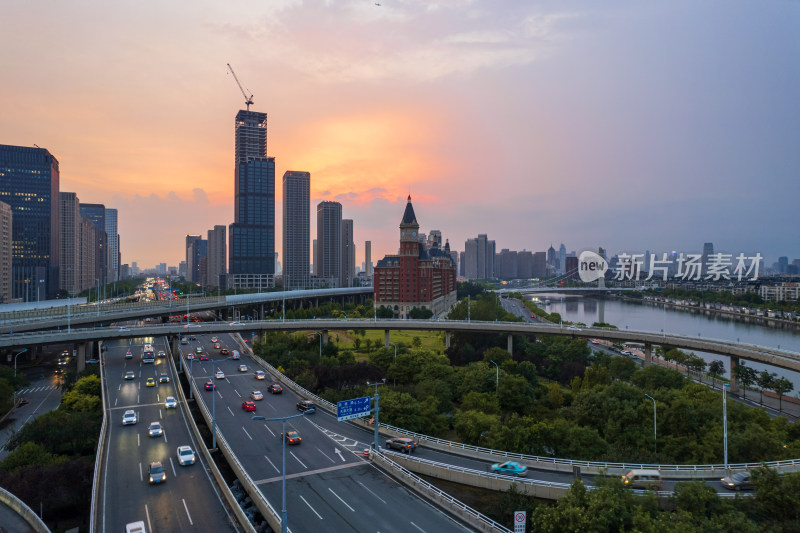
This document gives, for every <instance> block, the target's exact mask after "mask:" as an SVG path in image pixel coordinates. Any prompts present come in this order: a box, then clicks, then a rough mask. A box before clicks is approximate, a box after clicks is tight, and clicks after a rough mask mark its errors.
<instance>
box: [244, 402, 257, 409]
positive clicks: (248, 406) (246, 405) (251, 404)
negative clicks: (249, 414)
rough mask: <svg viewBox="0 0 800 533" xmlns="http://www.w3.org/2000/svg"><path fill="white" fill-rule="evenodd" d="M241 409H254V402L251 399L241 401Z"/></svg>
mask: <svg viewBox="0 0 800 533" xmlns="http://www.w3.org/2000/svg"><path fill="white" fill-rule="evenodd" d="M242 409H244V410H245V411H255V410H256V402H253V401H251V400H247V401H246V402H242Z"/></svg>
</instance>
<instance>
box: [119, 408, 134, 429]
mask: <svg viewBox="0 0 800 533" xmlns="http://www.w3.org/2000/svg"><path fill="white" fill-rule="evenodd" d="M136 420H137V419H136V411H134V410H133V409H128V410H127V411H125V413H123V415H122V425H123V426H127V425H129V424H135V423H136Z"/></svg>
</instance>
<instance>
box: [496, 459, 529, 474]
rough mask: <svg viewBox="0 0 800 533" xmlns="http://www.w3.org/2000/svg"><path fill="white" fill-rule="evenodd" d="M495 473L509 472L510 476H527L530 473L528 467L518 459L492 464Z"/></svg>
mask: <svg viewBox="0 0 800 533" xmlns="http://www.w3.org/2000/svg"><path fill="white" fill-rule="evenodd" d="M491 470H492V472H494V473H495V474H507V475H510V476H519V477H525V476H527V475H528V467H527V466H525V465H521V464H519V463H518V462H516V461H506V462H505V463H495V464H493V465H492V466H491Z"/></svg>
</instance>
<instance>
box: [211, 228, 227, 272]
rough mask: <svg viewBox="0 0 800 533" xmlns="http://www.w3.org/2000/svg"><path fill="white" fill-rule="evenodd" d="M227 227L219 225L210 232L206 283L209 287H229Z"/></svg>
mask: <svg viewBox="0 0 800 533" xmlns="http://www.w3.org/2000/svg"><path fill="white" fill-rule="evenodd" d="M227 229H228V228H226V227H225V226H222V225H217V226H214V229H210V230H208V262H207V266H206V268H207V275H206V278H207V280H206V283H207V285H208V286H209V287H227V282H226V278H225V275H226V274H227V271H228V261H227V258H228V244H227V238H226V233H227Z"/></svg>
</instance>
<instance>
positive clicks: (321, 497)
mask: <svg viewBox="0 0 800 533" xmlns="http://www.w3.org/2000/svg"><path fill="white" fill-rule="evenodd" d="M211 337H212V336H211V335H198V336H197V337H196V340H191V341H190V342H189V344H187V345H181V352H182V354H183V355H182V356H183V357H184V361H183V364H184V368H186V365H187V364H188V365H190V366H189V369H190V372H192V373H193V376H194V378H193V379H194V382H195V383H196V386H197V389H196V391H197V392H196V395H197V400H198V401H201V402H204V403H205V404H206V406H207V407H208V409H209V411H211V410H212V398H213V410H214V412H215V415H216V424H217V427H218V429H219V432H220V433H221V434H222V435H223V436H224V437H225V440H226V441H227V442H228V443H229V444H230V446H231V448H232V449H233V452H234V454H235V455H236V458H237V460H238V461H239V462H240V463H241V464H242V465H243V466H244V467H245V469H246V471H247V472H248V474H249V476H250V477H251V478H252V479H253V480H254V482H255V484H256V485H257V486H258V488H259V489H260V490H261V491H262V493H263V494H264V495H265V496H266V498H267V499H268V500H269V501H270V503H271V504H272V506H273V508H274V509H275V510H276V511H278V512H280V509H281V481H282V464H281V453H282V448H281V446H282V435H281V433H282V423H281V422H280V421H263V420H254V419H253V418H252V417H253V415H258V416H263V417H266V418H278V417H286V416H291V415H295V414H299V412H298V411H297V408H296V404H297V402H298V401H299V400H300V398H298V397H297V396H296V395H295V394H294V393H293V392H291V391H289V390H286V389H284V390H283V392H282V393H281V394H272V393H270V392H269V391H268V387H269V385H271V384H272V383H274V381H272V380H271V377H272V376H270V375H269V374H267V376H266V378H265V379H264V380H258V379H256V378H255V376H254V371H255V370H257V369H260V367H257V366H256V365H255V363H254V361H253V360H252V359H250V358H249V357H248V356H246V355H245V354H244V353H242V356H241V359H239V360H233V359H231V358H230V357H231V356H230V355H223V354H222V353H221V350H222V349H227V350H231V351H232V350H234V349H235V350H239V349H240V347H239V346H238V344H237V343H236V342H235V341H234V339H233V338H232V337H231V336H230V335H227V334H226V335H219V339H218V343H219V344H220V348H215V347H214V344H215V343H214V342H212V341H211ZM190 338H191V337H190ZM198 346H202V350H203V352H204V353H205V354H207V355H208V356H209V360H208V361H201V360H199V359H198V358H197V347H198ZM240 351H241V350H240ZM190 352H191V353H193V354H194V356H195V357H196V359H194V360H187V359H186V355H187V354H188V353H190ZM240 365H245V366H246V367H247V369H246V371H245V370H242V371H240V369H239V366H240ZM217 370H221V371H222V372H223V373H224V375H225V377H224V378H221V379H213V381H214V384H215V386H216V389H215V390H206V389H205V384H206V382H208V381H210V380H212V375H215V374H216V371H217ZM256 390H257V391H259V392H261V393H262V394H263V396H264V397H263V399H262V400H254V402H255V404H256V411H255V412H251V411H245V410H244V409H243V408H242V403H243V402H245V401H247V400H250V399H251V396H250V395H251V393H252V392H253V391H256ZM286 429H287V431H292V430H294V431H297V432H298V433H299V435H300V437H301V438H302V442H301V443H300V444H297V445H290V446H287V451H286V478H287V479H286V491H287V496H286V501H287V513H288V525H289V528H290V529H293V530H294V531H416V532H425V531H427V532H433V531H469V530H470V529H469V528H467V527H465V526H464V525H462V524H460V523H459V522H456V521H455V520H454V519H453V518H451V517H450V516H449V515H447V514H445V513H444V512H443V511H441V510H440V509H438V508H436V507H434V506H433V505H431V504H429V503H428V502H426V501H425V500H422V499H421V498H419V497H418V496H417V495H416V494H414V493H413V492H411V491H410V490H408V489H407V488H405V487H404V486H403V485H401V484H399V483H397V482H396V481H395V480H393V479H392V478H391V477H389V476H388V475H386V474H385V473H383V472H382V471H381V470H379V469H378V468H376V467H374V466H373V465H372V464H370V463H369V462H368V461H366V460H364V459H363V458H362V457H360V456H359V455H358V452H360V451H363V449H364V448H365V447H368V446H369V444H368V443H369V442H370V438H369V435H368V434H366V433H364V432H363V431H361V430H358V429H357V428H355V427H353V426H352V425H350V424H346V423H337V422H336V419H335V418H333V417H332V416H331V415H329V414H327V413H325V412H322V411H317V412H316V413H314V414H309V415H306V416H302V417H298V418H294V419H291V420H288V421H287V422H286ZM348 437H349V438H348Z"/></svg>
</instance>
